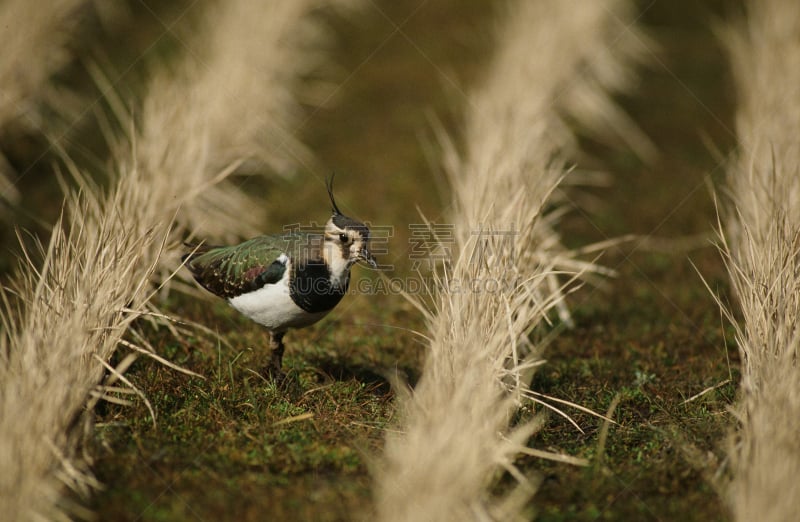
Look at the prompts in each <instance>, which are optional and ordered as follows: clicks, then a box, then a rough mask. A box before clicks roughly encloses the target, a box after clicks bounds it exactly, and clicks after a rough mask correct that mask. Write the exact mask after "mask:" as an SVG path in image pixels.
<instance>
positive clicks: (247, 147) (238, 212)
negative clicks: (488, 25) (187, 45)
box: [0, 0, 352, 520]
mask: <svg viewBox="0 0 800 522" xmlns="http://www.w3.org/2000/svg"><path fill="white" fill-rule="evenodd" d="M348 2H349V0H341V1H340V0H335V1H333V2H331V3H336V4H345V3H348ZM351 3H352V2H351ZM321 4H322V3H321V2H311V1H309V2H299V1H297V0H280V1H279V0H272V1H270V2H262V1H255V0H236V1H230V2H225V4H224V6H222V5H220V7H219V10H217V11H214V12H209V13H207V17H206V23H205V25H204V27H203V28H202V31H203V32H202V33H200V34H199V35H198V36H197V42H202V43H203V50H202V51H201V50H198V49H191V52H193V53H196V54H193V55H192V57H193V59H191V60H188V61H187V62H185V63H183V64H181V65H180V66H179V67H178V71H177V72H176V73H172V72H168V71H167V69H166V68H164V69H158V70H156V71H155V72H154V73H153V75H154V78H153V81H152V84H151V88H150V90H149V92H148V94H147V96H146V98H145V101H144V104H143V108H142V110H141V111H140V114H141V115H140V117H139V118H137V119H136V121H129V119H128V118H129V117H128V115H127V112H126V110H125V109H124V107H123V104H121V103H120V102H119V100H116V99H114V98H113V97H112V98H110V102H111V105H112V106H113V107H114V108H115V112H116V113H117V116H118V117H119V118H121V121H123V124H124V126H125V127H126V128H130V129H131V132H130V135H129V136H127V138H130V139H129V140H125V139H122V140H120V141H119V143H118V144H117V145H116V147H115V151H114V152H115V158H114V161H113V167H111V168H110V173H109V178H110V186H111V187H112V188H111V189H110V190H108V191H107V192H106V191H103V190H101V189H100V188H99V187H98V186H96V185H94V184H93V183H92V182H91V181H89V179H88V177H86V176H84V175H83V174H81V172H80V171H79V170H78V169H76V168H74V167H70V173H71V174H72V175H73V176H74V178H75V179H76V180H77V187H78V189H75V190H74V191H69V192H68V196H67V200H66V203H65V210H64V215H63V217H62V219H61V220H60V221H59V223H57V224H56V226H55V227H54V231H53V235H52V237H51V238H50V241H49V243H48V244H47V245H46V246H45V245H42V246H41V248H40V250H41V252H40V254H41V257H42V258H43V261H42V262H41V263H39V262H38V261H37V260H36V257H37V256H30V258H27V259H25V260H24V262H23V263H22V266H21V267H20V270H19V274H18V275H17V277H16V279H15V280H14V282H12V284H11V285H10V286H9V287H8V288H7V289H6V290H4V291H3V294H2V296H3V306H2V308H1V309H0V319H1V320H2V324H3V330H2V335H0V470H2V473H0V513H2V517H3V518H4V519H8V520H67V519H69V518H70V517H75V516H77V517H84V516H89V513H88V512H87V511H86V510H85V509H83V508H82V507H81V506H80V503H76V502H74V501H70V500H69V499H70V498H72V497H71V496H70V495H65V494H64V490H65V486H66V487H68V488H70V489H72V490H74V491H76V492H77V493H79V494H81V495H82V496H85V495H87V494H88V493H89V492H90V490H91V488H92V486H94V485H96V483H95V481H94V479H93V478H92V477H91V474H90V473H89V470H88V461H89V456H88V455H86V454H84V452H82V448H81V445H82V443H83V442H84V441H85V438H86V436H87V434H89V433H90V431H89V430H90V424H88V423H87V422H86V420H87V419H88V418H90V416H89V415H86V414H87V413H89V412H90V410H91V404H92V402H93V401H94V400H96V399H97V398H98V397H104V398H106V399H108V400H112V401H117V402H119V401H123V402H124V400H125V397H126V396H128V395H129V394H130V393H136V392H135V391H132V390H131V389H130V388H126V387H125V386H122V385H124V384H127V381H126V380H125V377H124V376H123V375H122V371H123V370H124V369H125V368H126V367H127V366H128V365H129V364H130V363H131V361H132V359H131V357H128V356H126V357H122V362H121V363H120V365H119V366H118V368H117V369H114V368H111V366H109V360H110V357H111V355H112V354H113V353H114V351H115V349H116V348H117V346H118V345H119V344H120V343H122V344H124V345H125V346H126V347H127V348H129V349H130V350H131V351H132V352H131V353H132V354H136V353H140V352H148V349H147V347H146V346H139V347H136V346H134V345H133V344H131V343H129V342H127V341H124V340H123V336H124V335H125V332H126V330H127V328H128V326H129V325H130V323H131V321H132V320H133V319H134V318H136V317H138V316H140V315H141V314H142V313H143V312H144V311H145V307H146V304H147V301H148V297H149V295H148V292H149V291H150V290H149V289H150V288H151V286H150V281H151V276H152V274H153V272H154V270H156V267H157V266H158V265H159V263H160V259H161V258H162V257H163V255H162V254H163V252H164V250H165V248H166V245H167V244H168V239H167V238H168V237H169V234H170V228H171V227H172V221H173V219H176V221H177V228H178V229H180V230H182V231H184V232H185V231H186V230H188V229H192V230H202V231H204V232H206V233H209V234H216V235H238V234H243V233H248V232H249V230H250V229H249V228H248V227H253V226H255V225H256V224H257V222H255V221H252V222H251V221H248V217H249V216H250V215H252V213H253V210H254V209H256V210H257V208H256V200H255V199H248V198H246V197H245V196H244V195H243V194H241V193H240V192H237V190H236V188H235V187H234V186H232V185H229V186H227V187H221V186H220V183H221V182H222V180H224V179H225V178H226V177H227V176H228V174H229V173H230V172H231V171H232V170H233V168H235V167H237V166H238V165H239V164H240V163H241V162H242V161H245V160H247V159H249V158H260V159H261V160H262V161H264V162H267V163H270V164H271V165H272V166H273V167H275V168H276V169H277V168H278V167H281V166H283V163H282V161H281V159H280V158H281V156H282V155H283V154H284V153H287V150H294V149H293V147H294V148H298V147H299V146H298V145H297V144H296V143H294V142H293V138H292V137H291V133H288V132H286V131H285V130H284V131H279V129H281V128H284V127H281V124H283V125H288V123H289V120H288V118H287V113H286V111H287V109H285V106H286V105H287V104H288V105H292V102H291V101H290V99H289V97H290V93H291V91H292V89H291V87H290V85H291V84H292V82H293V81H294V79H295V78H296V77H297V75H298V74H300V73H302V71H304V67H305V66H306V64H307V63H309V62H310V61H311V60H312V59H313V57H312V55H313V54H314V51H312V50H311V48H310V47H308V41H307V40H305V39H304V38H303V37H304V36H305V37H308V36H310V35H313V34H316V33H315V32H314V29H313V23H312V24H311V25H308V24H309V20H308V19H306V18H305V17H306V15H308V14H309V13H310V12H311V10H312V9H313V8H314V7H315V6H317V5H321ZM223 7H224V9H223ZM194 59H196V61H195V60H194ZM97 77H98V78H99V79H101V81H102V75H100V74H98V75H97ZM103 87H104V88H105V89H106V90H109V89H110V86H109V85H103ZM289 112H291V111H289ZM281 133H283V134H281ZM264 143H266V146H262V144H264ZM265 151H266V152H265ZM287 154H288V153H287ZM290 158H291V155H290ZM66 185H67V184H66V183H65V186H66ZM176 216H177V218H176ZM172 268H175V267H174V266H173V267H172ZM148 353H149V352H148ZM150 355H152V356H154V357H157V356H156V355H155V354H152V353H150ZM104 375H106V377H105V379H104ZM120 386H122V387H120Z"/></svg>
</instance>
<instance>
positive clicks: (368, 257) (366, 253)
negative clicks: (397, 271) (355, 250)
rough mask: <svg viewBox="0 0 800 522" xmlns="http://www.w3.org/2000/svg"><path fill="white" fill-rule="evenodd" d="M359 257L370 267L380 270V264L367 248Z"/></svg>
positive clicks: (363, 249)
mask: <svg viewBox="0 0 800 522" xmlns="http://www.w3.org/2000/svg"><path fill="white" fill-rule="evenodd" d="M358 257H359V258H360V259H361V260H362V261H365V262H366V263H367V264H368V265H369V266H370V267H372V268H378V262H377V261H375V258H374V257H372V252H370V251H369V250H367V249H366V248H362V249H361V252H359V254H358Z"/></svg>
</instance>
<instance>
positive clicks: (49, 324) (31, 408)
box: [0, 172, 168, 520]
mask: <svg viewBox="0 0 800 522" xmlns="http://www.w3.org/2000/svg"><path fill="white" fill-rule="evenodd" d="M76 174H77V173H76ZM78 177H79V184H80V185H81V186H82V188H83V190H82V191H80V192H75V193H72V194H70V196H69V197H68V200H67V203H66V208H65V212H64V216H63V217H62V219H61V220H60V221H59V223H57V224H56V226H55V227H54V229H53V235H52V236H51V239H50V243H49V244H48V245H47V246H42V247H41V252H40V253H41V255H42V257H43V258H44V260H43V263H42V264H41V265H39V264H38V263H37V262H35V261H34V260H33V258H32V257H27V258H26V259H25V260H24V261H23V263H22V266H21V270H20V272H19V275H18V276H17V278H16V280H15V282H14V283H13V284H12V286H11V287H10V288H9V289H7V290H3V293H2V297H3V307H2V312H0V318H2V324H3V335H2V337H0V390H2V393H0V469H2V470H3V473H2V474H0V512H2V513H3V516H4V517H6V518H7V519H8V520H67V519H69V516H71V515H72V516H74V515H81V514H83V511H82V510H80V509H79V508H78V507H77V506H70V505H69V504H68V503H65V501H64V498H63V497H62V495H61V493H62V490H63V487H64V485H67V486H69V487H70V488H72V489H74V490H75V491H77V492H79V493H81V494H84V495H85V494H88V491H89V487H90V486H92V485H93V484H94V481H93V480H92V478H91V475H89V474H87V473H86V466H85V462H86V459H85V458H83V455H80V444H81V442H82V441H83V438H84V436H85V435H86V433H84V432H83V428H84V427H86V426H85V424H84V421H85V420H86V416H85V415H84V414H85V412H86V406H87V402H88V401H89V398H90V395H92V394H95V395H106V394H109V395H114V388H110V389H109V388H107V386H111V385H112V384H113V383H114V381H115V380H116V379H113V378H111V379H109V380H108V382H107V383H106V385H105V386H106V387H102V386H101V387H98V384H99V383H100V382H101V380H102V378H103V374H104V365H105V364H106V361H108V360H109V358H110V356H111V354H112V353H113V352H114V350H115V349H116V347H117V345H118V343H119V342H120V340H121V338H122V336H123V334H124V333H125V331H126V329H127V327H128V325H129V324H130V322H131V321H132V320H133V319H134V318H135V317H136V316H137V312H138V311H141V310H142V307H143V305H144V302H145V300H146V297H147V296H146V292H147V288H148V280H149V278H150V275H151V272H152V270H153V268H154V266H155V261H156V260H157V259H158V251H159V249H160V243H159V241H158V240H159V238H163V237H165V236H166V233H167V230H166V223H168V221H167V220H161V221H159V220H157V219H155V216H153V215H152V214H148V213H147V212H149V211H150V210H151V209H150V208H149V207H148V206H147V200H149V199H150V197H151V194H150V192H149V190H148V187H147V186H145V185H142V184H141V178H140V177H139V176H138V175H137V173H136V172H125V173H123V175H121V176H120V182H119V184H118V185H117V187H116V188H114V189H113V190H112V191H111V192H110V193H108V194H107V195H103V194H101V193H100V191H99V190H98V189H97V187H91V186H89V184H88V182H86V181H84V178H81V177H80V175H78ZM153 223H161V224H157V225H155V226H154V225H153Z"/></svg>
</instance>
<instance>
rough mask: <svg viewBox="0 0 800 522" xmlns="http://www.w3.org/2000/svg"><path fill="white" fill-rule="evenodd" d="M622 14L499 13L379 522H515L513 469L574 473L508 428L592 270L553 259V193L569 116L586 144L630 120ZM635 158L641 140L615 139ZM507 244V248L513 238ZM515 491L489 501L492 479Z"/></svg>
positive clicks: (470, 112) (556, 3)
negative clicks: (587, 130)
mask: <svg viewBox="0 0 800 522" xmlns="http://www.w3.org/2000/svg"><path fill="white" fill-rule="evenodd" d="M629 8H630V5H629V3H628V2H626V1H603V2H582V1H579V0H569V1H564V0H536V1H529V0H526V1H519V2H513V3H510V4H508V7H507V11H508V12H507V13H506V16H505V20H504V23H503V24H502V25H501V26H500V28H499V31H498V36H497V48H496V51H495V56H494V59H493V61H492V63H491V66H490V68H489V70H488V71H487V73H486V79H485V82H484V83H483V85H482V86H481V87H480V88H478V89H475V90H474V91H473V92H472V94H471V95H469V97H468V104H467V107H466V114H465V118H464V119H465V130H464V139H463V145H462V146H460V147H459V146H455V145H454V144H453V142H451V141H450V140H448V139H446V138H445V139H444V140H443V143H444V149H445V150H444V166H445V170H446V173H447V175H448V177H449V180H450V184H451V186H452V194H453V195H452V198H453V199H452V210H451V212H450V213H449V222H450V223H453V224H454V226H455V230H454V236H455V243H454V245H449V244H446V243H445V242H444V241H443V242H442V244H441V245H440V246H441V247H442V248H450V247H452V250H453V253H454V257H453V261H452V264H451V265H450V266H446V267H444V268H443V269H442V270H440V271H439V272H438V281H437V285H436V289H435V295H434V296H433V299H432V301H431V302H429V303H420V302H417V304H418V305H419V308H420V309H421V310H422V312H423V314H424V315H425V319H426V321H427V325H428V328H427V330H428V331H427V332H426V333H425V337H426V339H427V343H428V344H429V350H428V352H427V356H426V359H425V366H424V370H423V374H422V377H421V379H420V381H419V383H418V384H417V386H416V388H415V389H414V390H413V392H409V393H408V396H407V397H404V398H401V400H400V401H399V408H400V411H401V417H402V424H401V426H400V431H399V432H398V433H396V434H390V435H388V436H387V441H386V449H385V454H384V457H383V460H382V461H381V462H380V463H379V464H378V465H376V490H375V497H376V510H377V512H378V515H379V518H380V519H381V520H384V521H411V520H414V521H418V520H437V521H439V520H518V519H523V518H524V516H523V514H522V509H523V507H524V506H525V504H526V503H527V501H528V500H529V499H530V496H531V495H532V494H533V492H535V490H536V484H535V482H534V481H531V480H529V479H527V478H526V477H524V476H523V475H522V473H521V472H520V471H519V470H518V469H517V468H516V467H515V465H514V461H515V459H516V458H517V456H519V455H521V454H528V455H534V456H544V457H548V458H554V459H556V460H561V461H565V462H570V463H577V464H580V463H583V461H582V460H581V459H577V458H574V457H570V456H567V455H560V454H548V453H547V452H544V451H539V450H536V449H532V448H528V447H527V445H526V443H527V441H528V439H529V437H530V435H531V434H532V433H533V432H534V431H535V430H537V429H538V428H539V426H540V424H541V422H542V417H541V415H537V416H535V417H534V418H533V420H532V421H529V422H524V423H522V424H520V425H511V419H512V417H513V416H514V414H515V412H517V411H518V410H519V408H520V407H523V406H524V407H528V405H530V404H531V400H534V401H540V400H542V397H541V396H539V395H538V394H537V393H536V392H535V391H534V390H531V389H530V388H529V387H528V383H529V382H530V377H531V375H532V372H533V370H534V369H535V368H536V367H537V366H538V365H540V364H541V363H543V360H542V359H541V358H540V353H539V350H540V348H541V346H542V345H543V342H544V341H543V340H542V339H541V337H539V338H538V339H539V341H542V344H536V345H535V346H530V345H529V341H528V336H529V335H530V334H531V333H532V332H539V333H540V334H541V335H546V334H547V330H548V328H547V326H548V325H549V324H551V323H550V321H551V319H552V318H553V315H554V313H555V312H556V309H557V308H558V307H559V306H562V308H561V310H560V312H561V315H562V319H563V320H565V321H566V320H568V319H569V316H568V313H567V310H566V308H565V307H563V304H564V299H565V297H566V295H565V294H566V293H568V291H569V288H571V287H572V283H574V281H575V280H576V279H577V278H579V277H581V275H583V274H585V273H587V272H591V271H596V270H600V269H599V268H598V267H596V266H595V265H593V264H592V263H587V262H584V261H581V260H579V259H578V258H577V253H576V252H572V251H569V250H567V249H566V248H564V247H563V246H562V245H561V242H560V238H559V236H558V234H557V232H556V231H555V227H556V225H557V221H558V218H559V216H560V215H561V213H560V210H559V208H558V205H554V200H553V197H552V196H553V194H554V191H555V190H557V187H558V185H559V183H560V181H561V180H562V178H563V177H564V176H565V175H566V173H567V169H566V168H565V163H564V161H565V158H566V157H567V155H568V153H569V152H571V150H572V147H573V141H574V140H573V137H572V133H571V132H570V130H569V128H568V126H567V125H566V123H565V120H564V117H565V115H569V116H570V117H574V118H575V119H577V120H578V121H580V122H581V123H582V124H584V125H586V126H588V127H591V128H593V129H595V130H598V131H600V130H603V131H605V130H609V129H610V128H611V127H612V126H614V125H617V124H621V125H623V127H624V125H625V124H626V122H627V119H626V118H625V117H624V116H623V115H622V113H621V112H619V110H618V109H617V108H616V107H615V106H614V104H613V103H612V102H611V100H610V99H609V97H608V93H609V91H610V90H614V89H617V88H619V87H621V86H623V85H624V84H625V80H626V79H627V78H628V77H629V76H628V69H627V66H626V62H628V61H629V60H630V59H631V58H633V57H635V56H638V53H639V52H640V50H641V49H640V46H639V42H640V40H639V38H640V37H639V35H637V34H636V30H635V29H634V28H625V27H624V25H622V23H621V22H620V20H629V13H628V11H629ZM622 133H623V134H624V135H625V136H626V138H627V139H629V140H631V142H633V143H637V142H638V143H639V144H640V145H641V144H645V145H641V146H642V147H643V152H644V153H649V152H650V151H649V150H648V147H649V145H647V141H646V140H645V139H643V138H642V137H641V135H639V134H638V133H633V134H631V133H628V132H626V131H624V130H623V131H622ZM509 232H510V233H509ZM500 471H507V472H508V473H510V474H511V475H512V476H513V477H515V478H516V479H517V480H518V481H519V486H518V487H517V489H515V490H514V491H512V492H511V493H509V494H506V495H504V496H502V497H499V498H496V497H492V496H491V495H490V493H489V492H488V486H489V485H490V484H491V483H492V481H493V479H495V478H496V476H497V474H498V472H500Z"/></svg>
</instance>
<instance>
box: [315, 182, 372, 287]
mask: <svg viewBox="0 0 800 522" xmlns="http://www.w3.org/2000/svg"><path fill="white" fill-rule="evenodd" d="M328 196H329V197H330V200H331V210H332V211H333V215H332V216H331V218H330V219H329V220H328V222H327V223H325V236H324V239H323V241H324V244H323V246H324V248H323V249H322V252H323V253H322V255H323V258H324V259H325V263H326V264H327V265H328V266H329V267H330V268H331V272H332V273H341V272H344V271H346V270H349V269H350V267H351V266H353V265H354V264H356V263H357V262H358V261H364V262H365V263H367V264H368V265H369V266H371V267H372V268H377V267H378V263H377V262H376V261H375V258H374V257H373V256H372V253H371V252H370V251H369V227H367V225H365V224H364V223H362V222H361V221H358V220H357V219H353V218H351V217H347V216H345V215H344V214H342V213H341V212H340V211H339V207H338V206H337V205H336V200H335V199H334V198H333V176H331V177H330V178H329V179H328Z"/></svg>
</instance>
